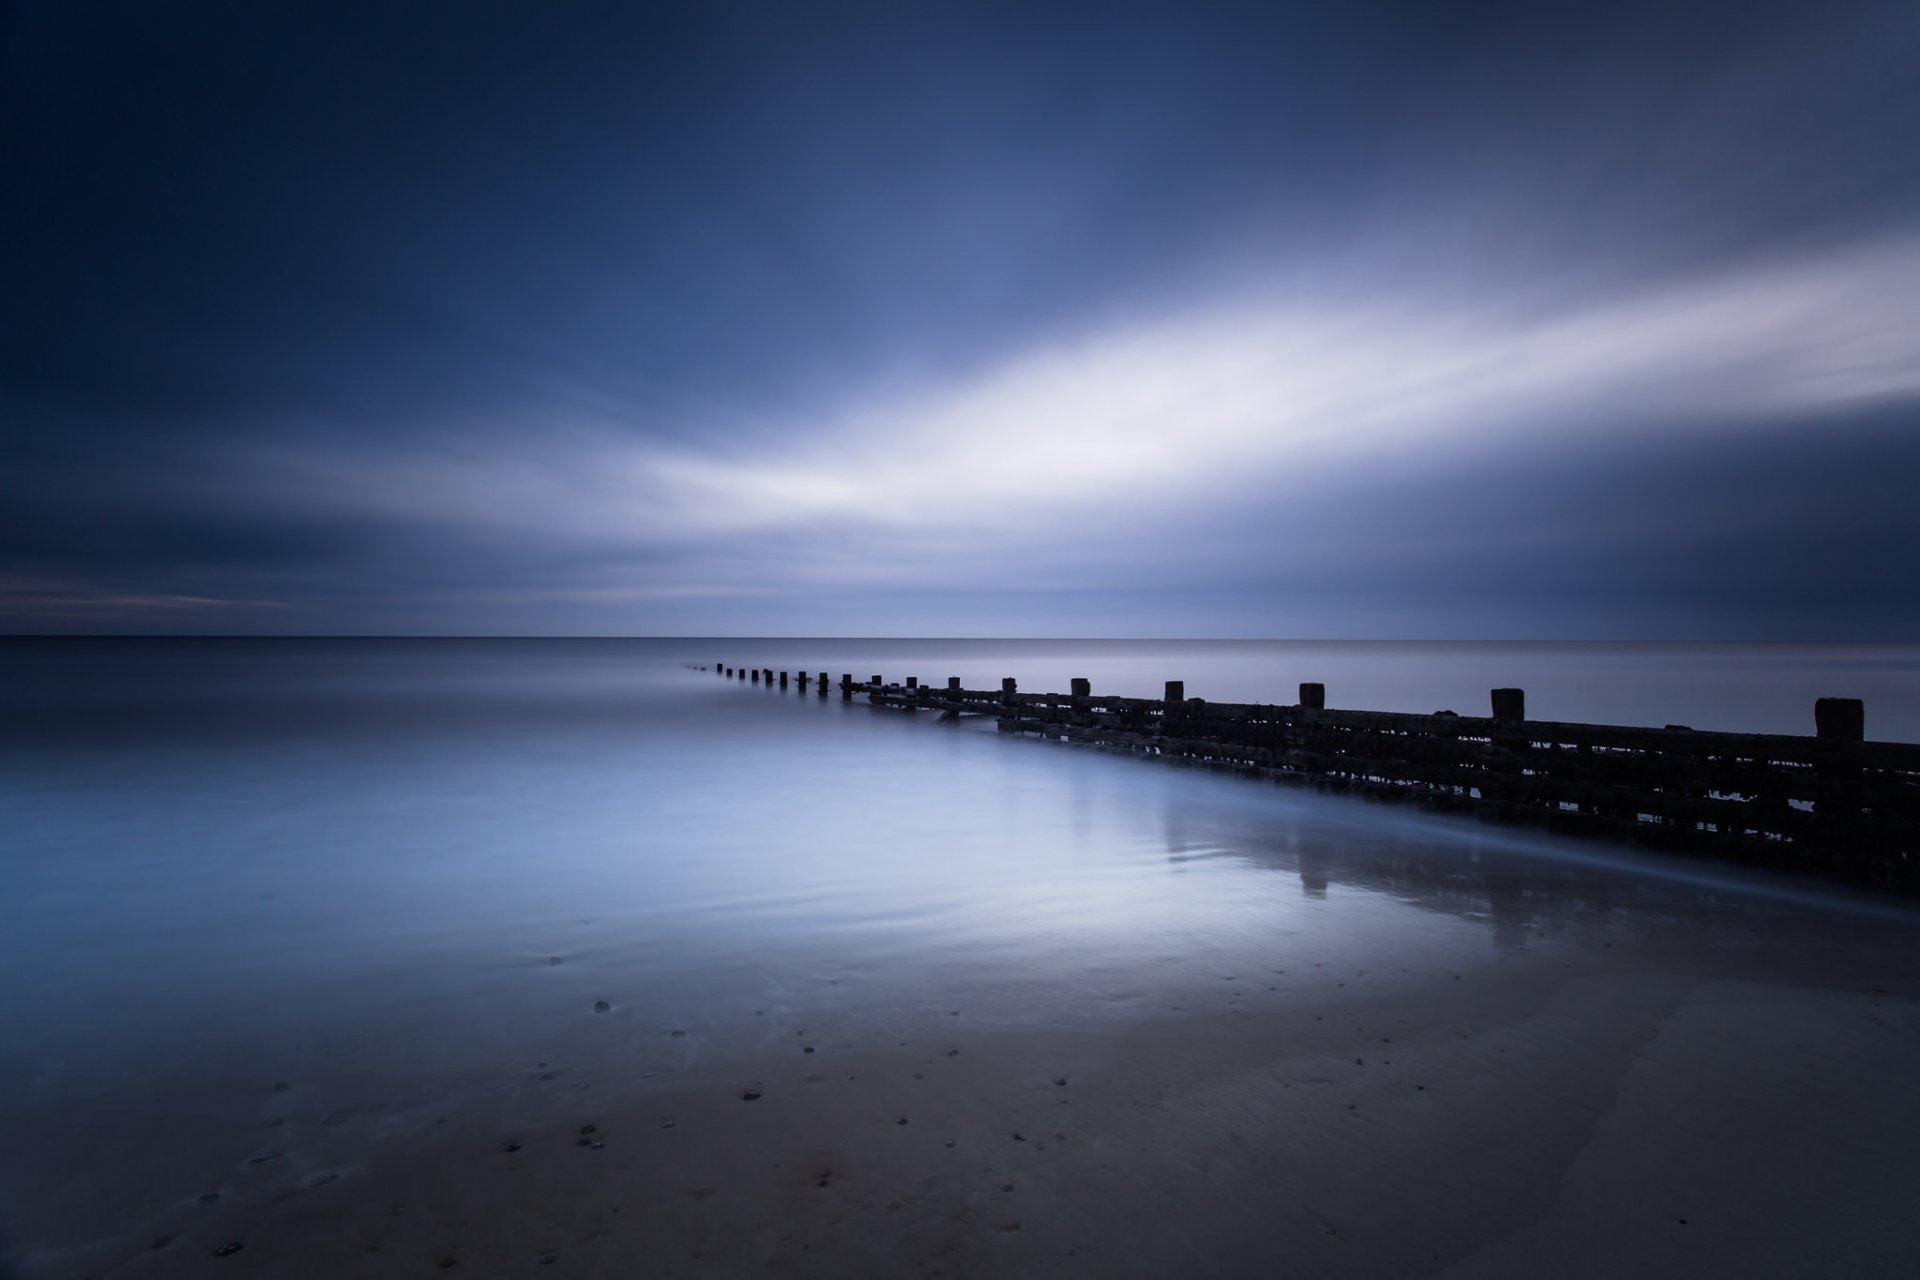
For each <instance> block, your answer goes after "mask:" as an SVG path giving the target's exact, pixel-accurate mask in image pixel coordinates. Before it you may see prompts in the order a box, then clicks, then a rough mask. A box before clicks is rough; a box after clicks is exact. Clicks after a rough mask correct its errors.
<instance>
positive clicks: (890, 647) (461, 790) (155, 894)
mask: <svg viewBox="0 0 1920 1280" xmlns="http://www.w3.org/2000/svg"><path fill="white" fill-rule="evenodd" d="M0 654H4V659H5V683H4V693H3V695H0V697H3V704H0V705H3V709H4V717H3V719H0V832H4V838H3V843H0V974H4V980H0V1027H4V1028H5V1035H4V1037H0V1080H4V1082H5V1088H4V1089H0V1125H5V1126H6V1128H7V1131H9V1132H10V1133H13V1134H14V1135H15V1137H14V1140H13V1141H12V1143H11V1144H10V1145H11V1151H10V1155H9V1156H8V1157H7V1158H6V1161H5V1164H4V1165H3V1166H0V1168H3V1169H4V1174H3V1175H0V1191H3V1192H4V1195H5V1203H0V1217H4V1218H5V1219H6V1220H8V1221H9V1222H10V1228H9V1229H10V1230H11V1232H12V1234H13V1236H14V1237H15V1239H16V1241H19V1242H23V1247H31V1248H37V1249H40V1250H43V1251H57V1250H58V1249H59V1248H62V1247H76V1246H77V1245H78V1244H80V1243H82V1242H84V1240H86V1239H87V1238H90V1237H91V1236H94V1235H98V1234H102V1233H111V1232H113V1231H115V1230H119V1229H122V1228H124V1227H125V1226H126V1225H127V1224H128V1223H131V1222H138V1221H140V1220H141V1219H142V1218H143V1216H144V1215H147V1214H149V1213H151V1212H152V1211H153V1209H154V1207H155V1206H158V1205H164V1204H167V1203H170V1202H172V1201H174V1200H178V1199H180V1198H182V1197H191V1195H192V1194H193V1193H195V1192H196V1191H198V1190H199V1189H200V1188H201V1186H202V1185H203V1184H206V1183H208V1182H209V1181H217V1179H218V1177H219V1176H220V1175H219V1170H220V1169H222V1168H224V1167H226V1165H227V1164H231V1163H233V1162H234V1161H236V1160H238V1159H241V1158H243V1157H245V1156H246V1154H247V1151H248V1149H249V1148H250V1147H251V1146H252V1145H256V1144H258V1143H260V1142H261V1141H263V1139H262V1138H261V1137H260V1135H258V1134H256V1133H254V1132H253V1131H252V1129H251V1128H250V1126H254V1125H256V1124H257V1119H256V1117H257V1108H258V1099H259V1097H260V1096H261V1094H262V1093H263V1091H265V1090H268V1089H269V1088H271V1087H273V1086H275V1085H276V1084H284V1083H286V1082H288V1081H297V1082H298V1083H299V1086H300V1087H301V1088H302V1089H304V1090H307V1091H308V1093H309V1094H310V1095H311V1096H314V1097H318V1098H323V1099H325V1100H326V1105H325V1107H324V1108H323V1109H325V1110H327V1111H329V1113H330V1114H332V1115H352V1114H354V1109H355V1108H370V1107H374V1106H375V1105H376V1104H377V1105H378V1106H380V1107H383V1108H385V1109H386V1110H385V1111H384V1112H383V1114H386V1115H387V1116H388V1117H389V1119H388V1123H389V1124H390V1125H401V1126H404V1125H406V1124H416V1123H417V1124H426V1123H428V1122H429V1118H428V1117H429V1113H431V1112H432V1111H433V1110H434V1109H435V1108H436V1107H439V1106H442V1105H445V1104H448V1103H449V1102H450V1101H453V1100H458V1099H461V1098H464V1099H468V1100H472V1099H476V1098H479V1099H484V1098H486V1097H488V1096H491V1095H493V1094H495V1093H497V1092H498V1091H501V1090H505V1089H509V1088H510V1087H512V1085H513V1082H515V1081H518V1080H521V1079H522V1078H524V1077H525V1076H526V1074H527V1072H528V1071H529V1068H530V1066H531V1064H534V1063H536V1062H540V1061H542V1060H545V1059H550V1058H553V1057H555V1056H557V1055H558V1054H559V1053H560V1052H561V1050H562V1049H563V1048H570V1049H579V1047H580V1046H581V1045H582V1044H586V1043H588V1042H587V1041H585V1040H583V1037H595V1039H593V1040H592V1041H591V1052H592V1053H594V1054H597V1055H599V1058H600V1061H602V1062H603V1063H605V1062H616V1063H617V1062H618V1061H619V1059H620V1055H621V1054H622V1053H623V1052H625V1050H626V1048H627V1047H628V1046H629V1045H631V1044H632V1043H635V1042H637V1039H638V1038H640V1037H653V1036H659V1035H664V1034H667V1033H668V1031H669V1030H680V1029H684V1028H687V1027H698V1028H699V1029H700V1031H701V1038H700V1043H701V1045H702V1048H701V1050H700V1051H701V1052H703V1053H708V1054H713V1055H716V1056H718V1055H726V1054H746V1053H751V1052H753V1051H754V1050H755V1049H756V1047H759V1046H761V1045H763V1044H764V1042H765V1041H766V1039H767V1037H768V1036H770V1035H772V1034H774V1033H773V1032H772V1031H770V1030H769V1027H770V1026H771V1025H772V1021H773V1020H774V1019H775V1018H777V1017H778V1016H779V1015H781V1014H790V1013H795V1012H796V1011H798V1012H804V1013H806V1014H808V1015H809V1016H813V1017H816V1018H818V1019H820V1020H823V1021H830V1022H832V1023H833V1024H834V1025H835V1026H837V1027H839V1028H841V1029H843V1030H845V1031H846V1032H847V1033H848V1034H850V1035H851V1034H858V1033H861V1032H869V1033H873V1034H878V1033H880V1032H882V1031H890V1030H891V1029H892V1028H895V1027H903V1026H906V1025H908V1024H911V1023H914V1022H915V1021H916V1020H918V1019H923V1018H926V1017H933V1016H942V1015H947V1014H952V1015H953V1016H958V1011H959V1010H962V1009H964V1011H965V1015H966V1016H967V1017H968V1018H969V1019H973V1020H976V1022H980V1023H986V1024H991V1025H997V1026H1003V1027H1010V1028H1018V1027H1021V1026H1029V1025H1040V1024H1046V1025H1056V1026H1057V1025H1061V1024H1064V1023H1099V1022H1103V1021H1110V1020H1115V1019H1123V1020H1124V1019H1138V1018H1142V1017H1147V1016H1153V1015H1157V1014H1163V1013H1165V1012H1166V1011H1167V1010H1168V1009H1169V1008H1175V1007H1177V1002H1178V1001H1180V1000H1181V999H1183V998H1185V997H1183V996H1182V994H1181V993H1182V992H1187V991H1191V990H1192V989H1194V986H1195V984H1196V983H1203V982H1208V981H1213V980H1215V979H1231V978H1232V977H1233V976H1234V975H1235V974H1237V973H1241V972H1244V971H1245V970H1246V969H1247V968H1248V966H1250V965H1259V966H1264V968H1265V969H1266V970H1271V971H1273V972H1281V971H1285V970H1286V969H1287V967H1288V965H1290V964H1298V965H1299V966H1301V967H1302V968H1305V967H1307V966H1310V965H1311V966H1330V967H1338V968H1341V969H1343V970H1351V971H1353V972H1355V973H1358V974H1363V975H1366V977H1365V980H1366V981H1367V982H1368V983H1369V984H1370V985H1371V987H1372V988H1373V989H1384V988H1390V987H1391V986H1392V984H1394V983H1396V982H1401V981H1413V980H1414V977H1422V978H1424V976H1425V975H1430V974H1431V973H1432V972H1434V971H1435V970H1436V969H1448V970H1453V971H1459V972H1466V971H1470V970H1472V969H1473V968H1474V967H1475V966H1479V965H1484V964H1488V963H1492V962H1493V961H1494V960H1495V959H1497V957H1498V956H1499V955H1500V954H1501V953H1502V952H1503V951H1509V950H1512V949H1515V948H1539V947H1551V946H1556V945H1572V943H1573V940H1575V939H1587V940H1589V941H1591V940H1593V939H1596V938H1600V937H1604V938H1606V939H1607V940H1608V941H1607V944H1606V945H1609V946H1611V945H1612V944H1613V942H1614V941H1621V940H1627V941H1631V940H1633V939H1636V938H1638V939H1643V940H1648V939H1650V940H1653V942H1654V943H1659V944H1660V945H1664V941H1663V940H1667V939H1669V938H1682V937H1684V938H1690V939H1693V940H1696V941H1697V940H1699V939H1701V938H1708V939H1711V941H1712V944H1713V945H1714V946H1716V947H1724V948H1729V949H1732V950H1734V951H1750V952H1751V953H1753V954H1754V955H1755V956H1756V957H1764V955H1765V954H1766V952H1767V950H1768V948H1770V947H1775V946H1777V944H1778V940H1779V938H1780V936H1781V932H1782V930H1787V931H1791V930H1793V929H1796V928H1799V927H1801V923H1800V922H1803V921H1809V920H1811V921H1823V922H1824V921H1830V920H1831V919H1833V918H1844V919H1847V920H1853V921H1858V922H1862V923H1861V925H1860V927H1862V928H1865V927H1867V925H1866V923H1864V922H1869V921H1886V920H1895V921H1898V920H1899V919H1900V918H1901V916H1902V913H1901V912H1900V911H1898V910H1895V909H1894V908H1891V907H1888V906H1886V905H1885V904H1879V903H1872V902H1863V901H1862V900H1859V899H1855V898H1848V897H1844V896H1841V895H1838V894H1831V893H1828V892H1827V891H1826V890H1822V889H1817V888H1810V887H1807V886H1801V885H1797V884H1794V883H1792V882H1779V881H1772V880H1762V879H1757V878H1754V877H1751V876H1743V875H1738V874H1734V873H1731V872H1723V871H1716V870H1715V869H1714V868H1712V867H1711V866H1710V865H1708V864H1699V863H1691V862H1685V861H1675V860H1662V859H1655V858H1647V857H1641V856H1639V855H1635V854H1631V853H1627V852H1625V851H1620V850H1614V849H1612V848H1610V847H1609V846H1606V845H1602V844H1593V843H1569V842H1566V841H1560V840H1555V839H1553V838H1550V837H1546V836H1540V835H1535V834H1532V833H1515V832H1511V831H1505V830H1500V829H1495V828H1491V827H1487V826H1484V825H1482V824H1480V823H1477V822H1475V821H1473V820H1471V819H1458V818H1442V817H1429V816H1423V815H1413V814H1407V813H1403V812H1401V811H1398V810H1395V809H1391V808H1385V807H1381V806H1377V805H1373V804H1368V803H1364V802H1358V801H1352V800H1347V799H1341V798H1333V797H1323V796H1319V795H1316V794H1313V793H1311V792H1307V791H1301V790H1294V789H1289V788H1284V787H1277V786H1272V785H1266V784H1256V783H1251V782H1247V781H1244V780H1242V779H1239V778H1236V777H1232V776H1225V775H1218V774H1214V773H1210V772H1207V771H1204V770H1198V769H1193V768H1182V767H1173V766H1168V765H1164V764H1160V763H1156V762H1151V761H1146V760H1139V759H1132V758H1125V757H1119V756H1113V755H1107V754H1103V753H1099V752H1093V751H1084V750H1079V749H1074V748H1068V747H1063V746H1061V745H1059V744H1043V743H1038V742H1033V741H1027V740H1019V739H1007V738H1002V737H1000V736H999V735H997V734H995V733H993V732H992V731H991V729H990V727H986V726H983V725H980V724H977V723H976V724H962V725H957V726H955V725H946V726H942V725H937V724H935V723H933V722H932V720H931V719H930V718H918V719H916V718H913V717H907V716H901V715H898V714H894V713H887V712H881V711H875V710H873V709H870V708H868V707H866V706H865V705H864V704H863V703H859V702H854V703H847V702H843V701H842V700H841V698H840V697H839V695H838V693H837V692H836V693H833V694H831V695H829V696H827V697H825V698H821V697H819V696H816V694H814V693H813V692H811V691H810V692H808V693H806V694H802V693H800V692H799V691H798V690H797V689H793V690H788V691H775V690H769V689H765V688H759V687H754V686H752V685H748V684H743V683H741V682H738V681H729V680H725V679H722V678H719V677H718V676H717V675H716V674H715V673H714V672H712V671H710V670H709V671H702V670H698V669H697V668H698V667H700V666H702V665H706V666H711V664H713V663H714V662H716V661H728V662H738V663H744V664H748V665H766V666H774V667H782V668H787V669H794V668H798V667H801V666H802V665H804V666H805V667H807V668H808V669H811V670H815V671H818V670H827V671H829V672H831V673H832V674H833V675H834V677H835V678H836V679H837V677H838V675H839V674H840V673H841V672H842V671H843V670H844V671H853V672H855V673H856V674H857V675H858V676H859V677H860V678H864V677H866V676H868V675H872V674H875V673H879V674H883V675H886V676H887V677H888V678H889V679H893V678H897V677H899V676H904V675H907V674H917V675H919V676H921V677H922V678H924V679H929V680H932V679H939V678H943V677H945V676H947V675H950V674H953V675H960V676H962V677H963V678H964V679H965V680H966V682H967V683H968V684H969V685H978V684H981V683H986V682H988V681H989V680H997V679H998V677H999V676H1000V675H1003V674H1006V675H1015V676H1017V677H1018V678H1019V679H1020V680H1021V684H1022V687H1024V688H1030V689H1042V688H1048V689H1052V688H1062V687H1064V686H1065V685H1066V683H1067V679H1068V678H1070V677H1071V676H1073V675H1088V676H1090V677H1091V678H1092V679H1093V680H1094V682H1095V687H1096V688H1116V689H1122V690H1124V691H1127V692H1138V693H1142V694H1146V693H1150V692H1152V691H1153V690H1154V689H1155V688H1156V687H1157V683H1158V682H1159V681H1161V680H1164V679H1166V678H1173V677H1179V678H1183V679H1185V680H1186V681H1187V682H1188V690H1189V692H1190V693H1194V694H1196V695H1201V694H1204V695H1208V696H1214V697H1218V698H1223V699H1224V698H1252V697H1256V696H1266V697H1270V698H1274V697H1275V694H1274V693H1273V692H1272V690H1274V689H1275V688H1284V687H1286V682H1288V681H1297V680H1298V679H1306V678H1319V679H1324V680H1326V681H1327V683H1328V685H1329V701H1330V702H1331V703H1333V704H1335V705H1363V706H1382V707H1398V708H1403V709H1429V710H1430V709H1432V708H1431V707H1429V706H1427V705H1426V704H1429V703H1433V704H1445V705H1452V706H1455V707H1457V708H1459V709H1460V710H1462V711H1465V710H1468V709H1470V708H1472V709H1477V707H1476V706H1475V705H1474V702H1475V699H1476V698H1483V697H1484V690H1485V687H1487V686H1489V685H1490V684H1491V683H1496V682H1497V683H1518V684H1523V685H1525V686H1526V687H1528V689H1529V697H1530V700H1531V708H1530V709H1531V710H1533V711H1534V713H1535V714H1537V715H1540V716H1542V717H1545V716H1548V715H1553V716H1561V717H1564V718H1568V719H1617V720H1627V721H1634V720H1640V721H1649V722H1663V723H1664V722H1666V721H1668V720H1673V719H1682V720H1690V721H1693V722H1694V723H1696V726H1697V727H1703V728H1704V727H1715V728H1751V729H1779V730H1792V729H1796V728H1799V727H1802V726H1801V725H1800V724H1799V722H1800V721H1805V720H1810V702H1811V697H1812V696H1813V695H1814V694H1816V693H1826V692H1832V693H1845V694H1856V695H1862V696H1865V697H1866V698H1867V699H1868V716H1869V724H1870V726H1871V727H1872V730H1873V731H1876V736H1897V735H1898V734H1906V735H1908V736H1912V733H1911V730H1912V726H1913V723H1914V722H1913V721H1912V719H1911V713H1910V712H1909V710H1908V709H1907V706H1908V704H1910V703H1911V702H1912V701H1913V699H1912V696H1911V695H1912V692H1913V680H1914V674H1913V673H1914V670H1915V665H1914V664H1915V655H1914V653H1913V652H1911V651H1907V650H1885V649H1880V650H1836V651H1823V650H1810V649H1794V650H1776V649H1754V650H1739V651H1731V652H1729V651H1710V650H1705V649H1699V648H1691V647H1689V648H1683V649H1647V650H1641V649H1635V648H1630V647H1623V646H1609V647H1603V648H1596V649H1574V648H1568V647H1565V646H1548V647H1538V648H1534V647H1522V648H1495V649H1486V648H1475V647H1463V646H1438V647H1434V648H1420V647H1417V646H1373V647H1361V648H1359V649H1342V648H1340V647H1338V646H1319V647H1311V646H1307V647H1303V646H1268V647H1266V648H1261V647H1259V646H1247V645H1222V646H1213V647H1208V646H1196V645H1190V644H1181V645H1167V646H1150V645H1133V644H1115V645H1082V646H1080V647H1079V648H1077V649H1076V648H1074V647H1073V646H1071V645H1068V644H1066V643H1065V642H1060V643H1046V644H1034V643H1023V644H1007V645H999V646H995V645H992V644H989V643H986V642H971V643H953V644H947V645H941V644H938V643H935V642H880V641H864V642H835V641H806V642H788V643H785V644H782V643H780V642H771V641H751V642H744V641H732V642H728V641H700V642H686V641H345V640H342V641H195V642H189V641H180V642H106V641H98V642H91V641H90V642H57V641H14V642H7V643H6V644H5V645H4V647H0ZM1343 695H1344V696H1343ZM1276 700H1279V699H1278V698H1276ZM1656 708H1657V709H1656ZM983 729H984V731H983ZM1816 900H1817V901H1816ZM1836 913H1838V914H1837V916H1836ZM1807 927H1809V928H1812V927H1813V926H1811V925H1809V926H1807ZM1819 927H1820V928H1823V929H1824V928H1828V927H1830V924H1828V923H1821V924H1820V925H1819ZM1874 927H1879V926H1878V925H1875V926H1874ZM1888 927H1897V926H1888ZM1650 945H1652V944H1651V943H1650ZM1756 962H1762V961H1756ZM1405 975H1413V977H1409V976H1405ZM1269 989H1270V990H1279V991H1280V994H1281V996H1282V997H1284V995H1285V992H1284V990H1282V989H1280V988H1278V987H1277V986H1276V987H1270V988H1269ZM597 1002H605V1004H606V1005H607V1006H608V1007H607V1008H606V1009H605V1011H604V1012H600V1013H596V1012H595V1011H594V1009H595V1005H596V1003H597ZM783 1034H784V1033H783ZM396 1099H400V1100H408V1099H411V1100H422V1099H424V1100H430V1101H431V1103H432V1104H433V1105H432V1106H427V1107H426V1108H425V1109H424V1110H417V1111H410V1110H408V1109H407V1108H406V1107H405V1106H399V1105H398V1104H396V1103H395V1101H394V1100H396ZM82 1132H84V1133H88V1134H91V1135H93V1136H92V1137H90V1138H89V1139H88V1140H87V1141H86V1142H83V1143H77V1142H72V1141H68V1140H67V1138H66V1137H63V1135H68V1136H70V1135H73V1134H77V1133H82ZM109 1168H110V1169H111V1172H107V1170H108V1169H109Z"/></svg>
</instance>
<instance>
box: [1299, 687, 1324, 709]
mask: <svg viewBox="0 0 1920 1280" xmlns="http://www.w3.org/2000/svg"><path fill="white" fill-rule="evenodd" d="M1300 707H1301V709H1302V710H1303V711H1325V710H1326V709H1327V686H1325V685H1324V684H1320V683H1319V682H1318V681H1314V682H1310V683H1303V684H1302V685H1301V686H1300Z"/></svg>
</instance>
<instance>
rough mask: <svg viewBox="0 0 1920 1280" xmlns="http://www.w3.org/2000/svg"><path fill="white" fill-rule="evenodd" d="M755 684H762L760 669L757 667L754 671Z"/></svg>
mask: <svg viewBox="0 0 1920 1280" xmlns="http://www.w3.org/2000/svg"><path fill="white" fill-rule="evenodd" d="M753 682H754V683H755V684H759V683H760V668H758V667H755V668H754V669H753Z"/></svg>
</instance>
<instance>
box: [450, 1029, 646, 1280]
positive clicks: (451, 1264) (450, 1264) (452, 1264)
mask: <svg viewBox="0 0 1920 1280" xmlns="http://www.w3.org/2000/svg"><path fill="white" fill-rule="evenodd" d="M612 1008H613V1006H612V1005H610V1004H608V1003H607V1002H606V1001H605V1000H595V1001H594V1002H593V1011H594V1012H595V1013H606V1012H607V1011H608V1010H610V1009H612ZM442 1265H445V1266H451V1265H453V1264H452V1263H444V1264H442Z"/></svg>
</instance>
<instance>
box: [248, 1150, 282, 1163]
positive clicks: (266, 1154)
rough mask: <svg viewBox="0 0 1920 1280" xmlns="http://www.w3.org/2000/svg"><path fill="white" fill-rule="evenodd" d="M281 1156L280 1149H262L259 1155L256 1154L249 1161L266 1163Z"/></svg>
mask: <svg viewBox="0 0 1920 1280" xmlns="http://www.w3.org/2000/svg"><path fill="white" fill-rule="evenodd" d="M279 1158H280V1153H279V1152H278V1151H262V1152H261V1153H260V1154H259V1155H257V1156H254V1157H253V1158H252V1159H251V1160H248V1161H247V1163H248V1164H265V1163H267V1161H269V1160H278V1159H279Z"/></svg>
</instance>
